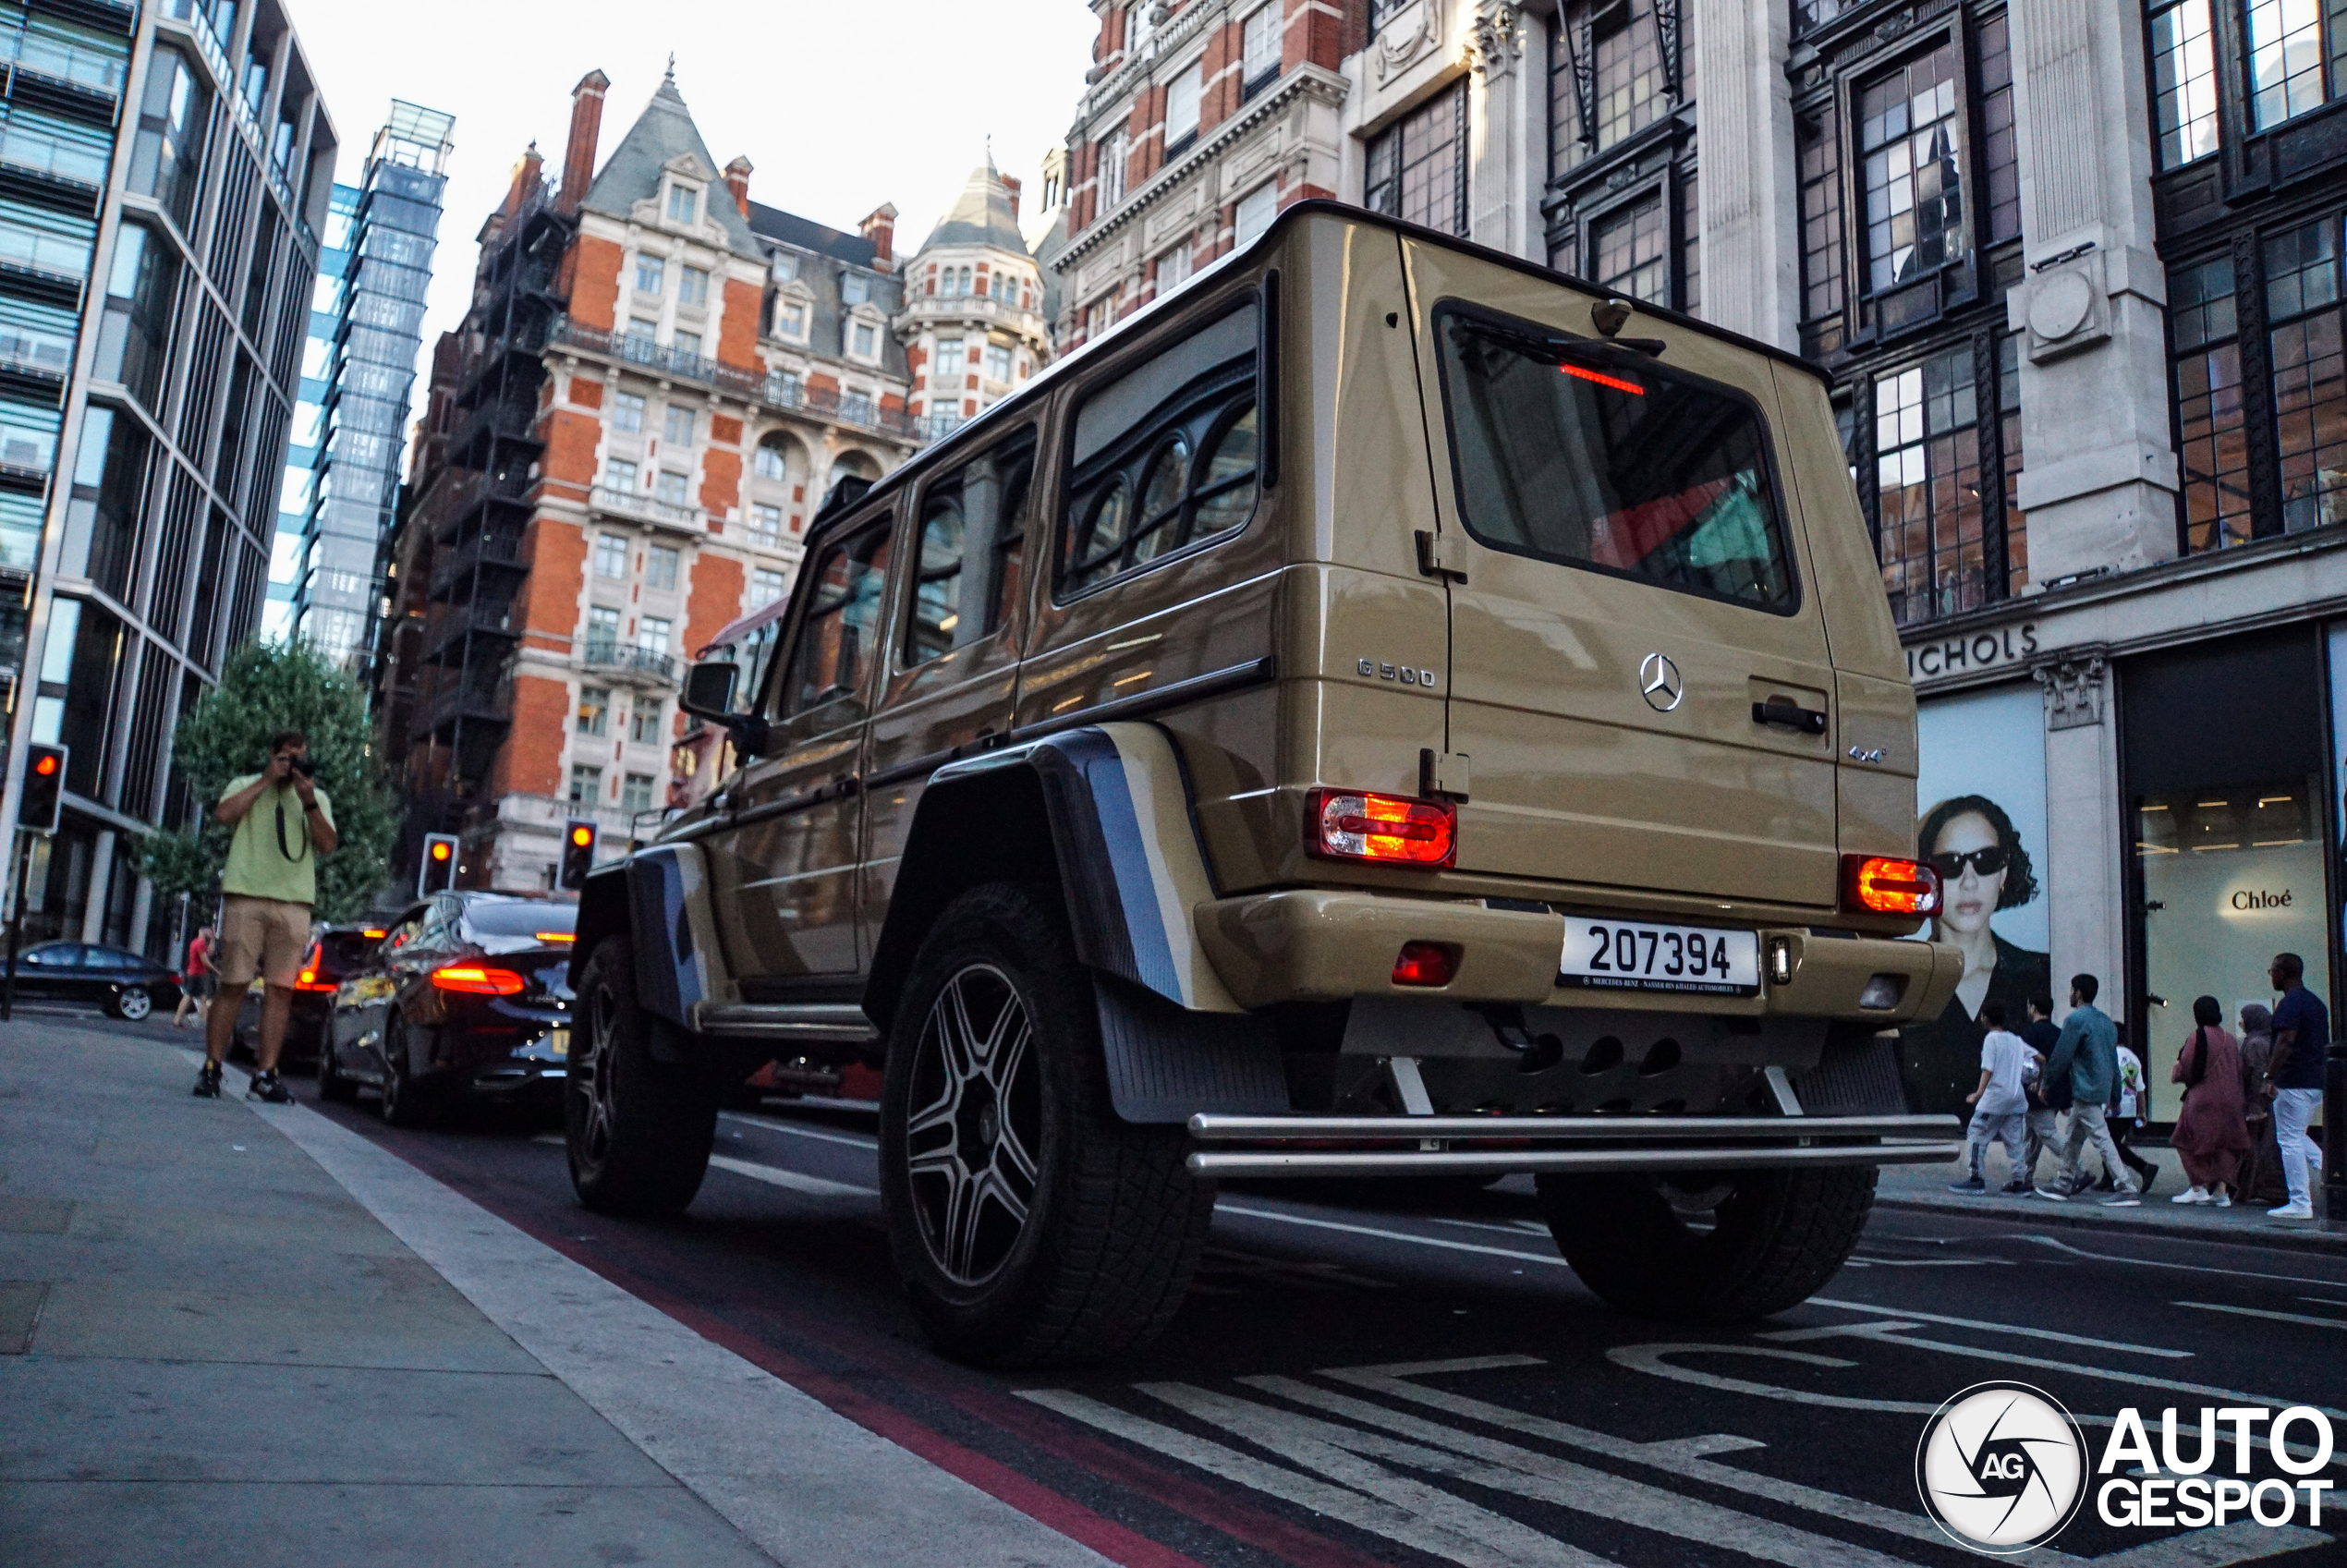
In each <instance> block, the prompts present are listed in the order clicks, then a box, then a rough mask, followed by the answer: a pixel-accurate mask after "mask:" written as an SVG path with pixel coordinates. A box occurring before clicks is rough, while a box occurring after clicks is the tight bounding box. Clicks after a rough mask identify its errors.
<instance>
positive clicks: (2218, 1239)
mask: <svg viewBox="0 0 2347 1568" xmlns="http://www.w3.org/2000/svg"><path fill="white" fill-rule="evenodd" d="M2018 1201H2019V1200H2016V1204H2018ZM1874 1206H1875V1207H1876V1208H1877V1209H1896V1210H1899V1211H1901V1212H1903V1213H1909V1214H1963V1215H1966V1216H1969V1217H1970V1218H1972V1219H1975V1220H1999V1221H2004V1222H2010V1223H2013V1224H2016V1225H2022V1226H2025V1227H2029V1228H2037V1227H2043V1226H2052V1227H2055V1228H2058V1229H2065V1230H2073V1231H2106V1232H2112V1233H2115V1234H2122V1235H2136V1236H2153V1237H2156V1238H2158V1239H2159V1240H2161V1241H2196V1242H2206V1243H2208V1244H2209V1245H2211V1246H2251V1247H2257V1248H2261V1249H2263V1250H2266V1251H2271V1252H2311V1253H2315V1254H2317V1255H2320V1256H2322V1257H2326V1258H2337V1257H2341V1256H2347V1233H2341V1232H2338V1231H2323V1230H2299V1229H2295V1228H2285V1227H2284V1226H2283V1225H2282V1224H2280V1223H2279V1222H2273V1221H2260V1222H2253V1223H2254V1224H2255V1226H2256V1228H2254V1229H2253V1228H2249V1227H2244V1228H2242V1229H2241V1230H2238V1231H2235V1230H2231V1229H2225V1230H2219V1229H2215V1228H2213V1227H2212V1228H2210V1229H2207V1230H2203V1229H2201V1228H2200V1227H2198V1226H2192V1227H2189V1228H2188V1227H2185V1226H2181V1225H2160V1224H2153V1223H2148V1222H2145V1221H2142V1220H2122V1219H2119V1218H2117V1217H2115V1216H2113V1217H2110V1218H2105V1217H2104V1216H2103V1215H2101V1214H2098V1213H2084V1214H2080V1213H2072V1212H2071V1211H2070V1210H2069V1209H2068V1207H2067V1206H2066V1205H2062V1204H2055V1203H2042V1202H2040V1203H2030V1204H2028V1205H2027V1206H2026V1207H2024V1208H2021V1209H2020V1210H2019V1212H2018V1213H2015V1212H2013V1211H2012V1210H2010V1209H1987V1208H1978V1207H1976V1206H1974V1205H1972V1204H1970V1203H1964V1202H1950V1203H1940V1202H1935V1201H1933V1200H1932V1199H1931V1198H1928V1197H1877V1198H1876V1199H1875V1200H1874Z"/></svg>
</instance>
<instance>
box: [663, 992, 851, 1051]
mask: <svg viewBox="0 0 2347 1568" xmlns="http://www.w3.org/2000/svg"><path fill="white" fill-rule="evenodd" d="M693 1027H694V1028H695V1029H697V1030H699V1031H702V1032H705V1033H708V1034H712V1035H723V1036H725V1037H726V1038H728V1039H770V1040H772V1041H774V1042H775V1043H776V1044H777V1045H866V1044H869V1043H870V1042H871V1041H873V1040H876V1039H880V1031H879V1030H878V1029H876V1028H874V1027H872V1021H871V1020H870V1019H869V1018H867V1017H865V1016H864V1010H863V1009H862V1008H861V1007H858V1006H856V1005H855V1004H854V1003H750V1002H745V1003H708V1002H704V1003H700V1004H699V1005H698V1006H696V1007H695V1008H694V1009H693Z"/></svg>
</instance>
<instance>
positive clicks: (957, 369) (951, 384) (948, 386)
mask: <svg viewBox="0 0 2347 1568" xmlns="http://www.w3.org/2000/svg"><path fill="white" fill-rule="evenodd" d="M929 384H930V390H931V391H932V392H958V391H960V390H961V385H962V340H961V339H960V338H958V337H941V338H939V339H938V340H937V359H935V361H934V362H932V363H931V365H930V377H929Z"/></svg>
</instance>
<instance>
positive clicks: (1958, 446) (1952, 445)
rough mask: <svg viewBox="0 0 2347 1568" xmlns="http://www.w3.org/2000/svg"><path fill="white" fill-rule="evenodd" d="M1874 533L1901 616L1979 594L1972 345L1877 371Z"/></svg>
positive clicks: (1981, 566) (1981, 557)
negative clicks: (1897, 368) (1904, 366)
mask: <svg viewBox="0 0 2347 1568" xmlns="http://www.w3.org/2000/svg"><path fill="white" fill-rule="evenodd" d="M1874 397H1875V482H1876V489H1877V494H1878V501H1877V506H1878V508H1879V511H1878V517H1879V521H1878V527H1877V531H1876V542H1877V549H1878V553H1879V555H1880V557H1881V561H1882V585H1883V589H1884V590H1885V591H1886V592H1888V593H1889V594H1890V596H1891V614H1892V615H1893V616H1895V617H1896V618H1897V619H1898V620H1899V621H1900V622H1901V623H1906V622H1910V621H1920V620H1926V619H1929V618H1931V617H1934V616H1939V615H1952V614H1955V613H1957V612H1958V611H1960V610H1971V609H1976V608H1977V607H1978V606H1979V605H1981V604H1983V603H1985V602H1987V600H1988V572H1987V556H1986V554H1985V552H1984V548H1983V544H1982V540H1981V531H1980V529H1981V505H1980V429H1979V422H1978V421H1979V411H1978V404H1977V401H1976V391H1975V387H1974V383H1973V368H1972V346H1971V345H1970V344H1959V345H1958V346H1955V347H1953V348H1950V349H1947V350H1944V351H1943V352H1941V353H1939V354H1935V355H1933V356H1932V357H1931V358H1930V359H1927V360H1925V361H1924V362H1923V363H1922V364H1920V365H1915V366H1911V367H1909V368H1908V369H1906V370H1903V371H1891V373H1890V374H1888V375H1882V376H1877V377H1876V378H1875V383H1874Z"/></svg>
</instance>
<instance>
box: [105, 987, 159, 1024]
mask: <svg viewBox="0 0 2347 1568" xmlns="http://www.w3.org/2000/svg"><path fill="white" fill-rule="evenodd" d="M114 1004H115V1011H116V1012H117V1013H120V1014H121V1015H123V1016H124V1017H126V1018H128V1019H129V1020H130V1021H131V1022H132V1023H134V1024H135V1023H137V1022H139V1021H140V1019H142V1018H144V1017H145V1016H146V1015H148V1014H150V1013H152V1012H153V1011H154V1010H155V1003H154V998H153V997H152V996H150V995H149V994H148V993H147V988H146V987H145V986H125V987H123V988H122V992H121V994H120V995H118V996H116V998H115V1003H114Z"/></svg>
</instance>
